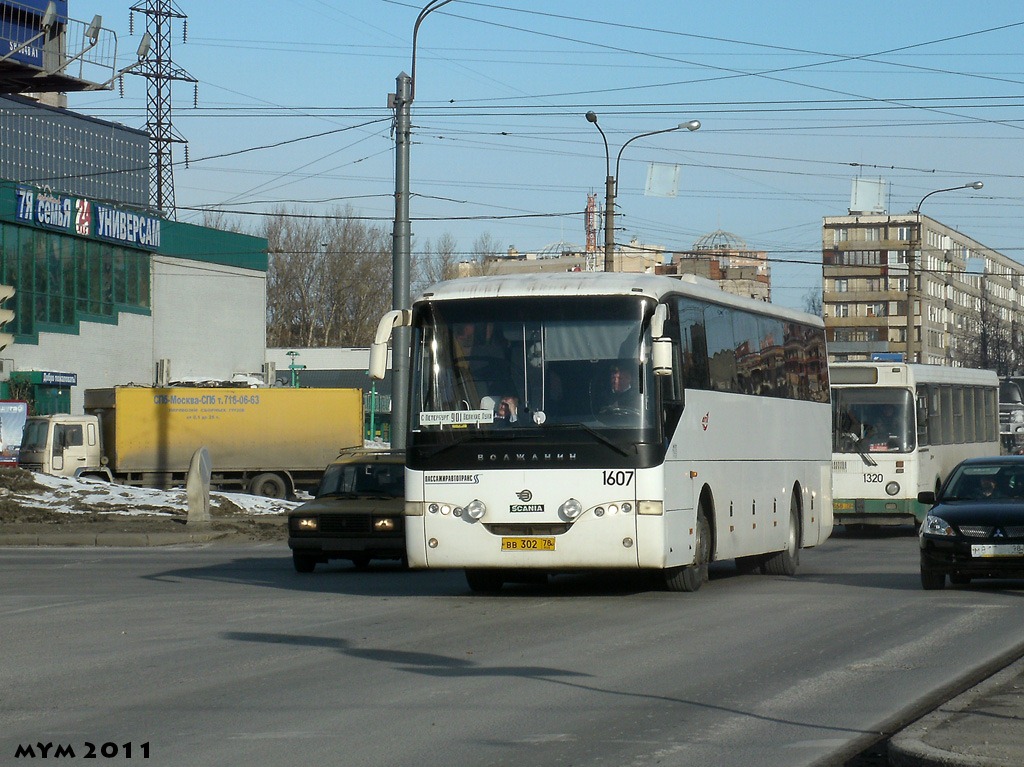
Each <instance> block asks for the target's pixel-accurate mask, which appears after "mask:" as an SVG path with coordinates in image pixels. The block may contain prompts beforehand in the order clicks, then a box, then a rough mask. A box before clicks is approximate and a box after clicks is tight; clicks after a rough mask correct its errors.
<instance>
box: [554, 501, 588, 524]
mask: <svg viewBox="0 0 1024 767" xmlns="http://www.w3.org/2000/svg"><path fill="white" fill-rule="evenodd" d="M558 512H559V513H560V514H561V515H562V516H563V517H565V518H566V519H576V517H578V516H579V515H580V514H582V513H583V504H582V503H580V502H579V501H577V500H576V499H575V498H570V499H569V500H568V501H566V502H565V503H563V504H562V505H561V506H559V507H558Z"/></svg>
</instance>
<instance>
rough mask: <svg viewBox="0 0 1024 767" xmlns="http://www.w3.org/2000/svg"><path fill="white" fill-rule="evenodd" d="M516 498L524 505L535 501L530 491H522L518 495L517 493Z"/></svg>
mask: <svg viewBox="0 0 1024 767" xmlns="http://www.w3.org/2000/svg"><path fill="white" fill-rule="evenodd" d="M516 498H518V499H519V500H520V501H522V502H523V503H529V502H530V501H531V500H532V499H533V493H531V492H530V491H529V490H520V491H519V492H518V493H516Z"/></svg>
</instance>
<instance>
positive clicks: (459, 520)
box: [370, 272, 832, 591]
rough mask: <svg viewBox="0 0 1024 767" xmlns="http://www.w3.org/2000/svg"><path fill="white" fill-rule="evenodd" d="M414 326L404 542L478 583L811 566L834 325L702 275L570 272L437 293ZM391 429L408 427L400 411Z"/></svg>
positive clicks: (825, 515) (696, 582)
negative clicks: (806, 558)
mask: <svg viewBox="0 0 1024 767" xmlns="http://www.w3.org/2000/svg"><path fill="white" fill-rule="evenodd" d="M399 325H410V326H411V339H412V340H411V360H410V379H411V387H410V401H409V424H408V427H409V428H408V433H407V450H406V497H407V502H406V507H405V514H406V518H405V523H406V544H407V550H408V551H407V553H408V559H409V565H410V566H411V567H413V568H464V569H465V571H466V577H467V580H468V583H469V586H470V588H471V589H472V590H474V591H496V590H498V589H500V588H501V586H502V585H503V584H504V583H507V582H514V581H517V580H531V579H535V578H538V577H545V576H546V574H549V573H560V572H568V571H581V570H592V569H606V570H608V569H611V570H616V569H617V570H633V571H639V570H647V571H651V572H652V573H654V574H656V575H657V577H658V578H659V580H661V581H663V583H664V585H665V586H666V587H667V588H668V589H670V590H675V591H696V590H697V589H698V588H700V586H701V583H703V582H704V581H705V580H706V578H707V570H708V563H710V562H713V561H717V560H728V559H735V560H736V563H737V566H738V567H739V568H740V569H743V570H750V571H752V570H754V569H760V570H761V571H762V572H765V573H769V574H780V575H791V574H793V573H794V572H795V571H796V567H797V564H798V561H799V554H800V549H801V548H803V547H811V546H816V545H818V544H820V543H822V542H824V541H825V540H826V539H827V538H828V536H829V535H830V534H831V531H832V498H831V490H830V484H829V479H830V465H829V460H830V457H831V451H830V446H829V434H830V429H829V426H830V418H831V409H830V407H829V386H828V369H827V363H826V360H827V357H826V352H825V340H824V339H825V336H824V327H823V323H822V321H821V320H820V319H819V318H817V317H814V316H812V315H809V314H804V313H802V312H797V311H792V310H789V309H785V308H781V307H778V306H773V305H772V304H768V303H764V302H760V301H755V300H752V299H747V298H741V297H737V296H733V295H730V294H728V293H724V292H723V291H721V290H719V289H718V288H717V286H715V285H714V283H711V282H710V281H707V280H703V279H701V278H697V277H683V278H682V279H672V278H668V277H659V276H653V275H647V274H626V273H616V274H608V273H585V272H584V273H580V272H571V273H559V274H531V275H522V276H495V277H476V278H466V279H458V280H452V281H449V282H443V283H440V284H437V285H435V286H433V287H431V288H430V289H428V290H427V291H426V292H425V293H424V294H423V295H422V296H420V297H419V298H418V299H417V300H416V301H415V302H414V303H413V306H412V308H411V310H406V311H394V312H390V313H388V314H387V315H386V316H385V317H384V318H383V319H382V320H381V323H380V326H379V327H378V331H377V337H376V339H375V344H374V347H373V349H372V351H371V357H370V373H371V375H372V376H374V377H377V378H379V377H381V376H382V375H383V373H384V367H385V359H386V355H387V342H388V339H389V338H390V335H391V331H392V329H393V328H394V327H397V326H399ZM394 428H400V425H399V424H395V425H394Z"/></svg>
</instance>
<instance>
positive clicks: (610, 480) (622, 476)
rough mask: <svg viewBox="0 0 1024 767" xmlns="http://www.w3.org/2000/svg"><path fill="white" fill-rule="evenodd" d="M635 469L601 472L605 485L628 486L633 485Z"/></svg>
mask: <svg viewBox="0 0 1024 767" xmlns="http://www.w3.org/2000/svg"><path fill="white" fill-rule="evenodd" d="M633 471H634V470H633V469H625V470H622V469H620V470H619V471H603V472H601V475H602V481H603V483H604V484H605V485H616V486H620V487H622V486H628V485H632V484H633Z"/></svg>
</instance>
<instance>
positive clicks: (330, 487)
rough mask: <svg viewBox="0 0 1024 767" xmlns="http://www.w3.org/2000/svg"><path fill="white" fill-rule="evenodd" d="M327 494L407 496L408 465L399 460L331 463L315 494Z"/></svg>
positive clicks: (320, 495)
mask: <svg viewBox="0 0 1024 767" xmlns="http://www.w3.org/2000/svg"><path fill="white" fill-rule="evenodd" d="M327 495H352V496H357V495H376V496H387V497H389V498H401V497H403V496H404V495H405V466H404V465H403V464H400V463H379V462H376V461H374V462H369V463H345V464H331V465H330V466H328V467H327V470H326V471H325V472H324V476H323V479H322V480H321V481H320V488H319V489H318V490H317V491H316V497H317V498H320V497H322V496H327Z"/></svg>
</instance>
